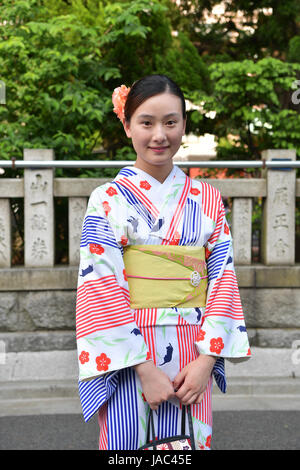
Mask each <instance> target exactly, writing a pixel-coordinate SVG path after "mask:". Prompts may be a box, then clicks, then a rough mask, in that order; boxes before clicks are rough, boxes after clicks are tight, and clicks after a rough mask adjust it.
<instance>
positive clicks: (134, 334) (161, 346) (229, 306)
mask: <svg viewBox="0 0 300 470" xmlns="http://www.w3.org/2000/svg"><path fill="white" fill-rule="evenodd" d="M163 244H164V245H166V244H167V245H170V244H173V245H190V246H200V247H202V246H204V247H205V253H206V262H207V271H208V289H207V300H206V307H199V308H141V309H136V310H133V309H131V308H130V303H129V299H130V294H129V287H128V281H127V277H126V272H125V266H124V262H123V253H124V247H125V246H128V245H163ZM166 295H167V294H166ZM76 310H77V311H76V332H77V347H78V364H79V395H80V399H81V404H82V409H83V415H84V419H85V421H88V420H89V419H90V418H91V417H92V416H93V415H94V414H95V413H96V412H98V419H99V425H100V438H99V449H102V450H130V449H138V448H139V447H140V446H142V445H144V444H145V442H146V423H147V416H148V413H149V405H148V404H147V403H146V401H145V397H144V395H143V393H142V387H141V383H140V381H139V377H138V375H137V374H136V373H135V370H134V368H133V367H132V366H134V365H136V364H139V363H142V362H145V361H147V360H152V361H154V363H155V365H156V366H157V367H159V368H161V369H162V370H163V371H164V372H165V373H166V374H167V375H168V376H169V377H170V379H171V380H172V381H173V380H174V378H175V376H176V375H177V373H178V372H179V371H180V370H181V369H182V368H184V367H185V366H186V365H187V364H188V363H189V362H191V361H193V360H194V359H196V358H197V357H198V355H199V354H207V355H212V356H216V357H217V358H218V359H217V361H216V363H215V366H214V369H213V372H212V376H211V379H210V381H209V383H208V386H207V388H206V391H205V393H204V397H203V400H202V402H201V403H200V404H195V405H192V406H191V410H192V416H193V428H194V437H195V443H196V446H197V448H198V449H209V448H210V446H211V437H212V409H211V394H212V383H213V378H214V379H215V381H216V383H217V385H218V387H219V388H220V389H221V391H222V392H224V393H225V391H226V379H225V371H224V359H225V358H228V359H230V360H241V359H247V358H249V357H250V348H249V342H248V336H247V332H246V328H245V322H244V315H243V310H242V306H241V302H240V295H239V290H238V285H237V280H236V274H235V270H234V265H233V249H232V238H231V234H230V230H229V227H228V224H227V222H226V219H225V211H224V205H223V202H222V199H221V195H220V192H219V191H218V190H216V189H215V188H213V187H212V186H211V185H210V184H208V183H206V182H201V181H199V180H194V179H191V178H189V177H188V176H186V175H185V174H184V172H183V171H182V170H180V168H178V167H176V166H174V167H173V169H172V171H171V173H170V174H169V175H168V177H167V178H166V180H165V181H164V182H163V183H160V182H159V181H157V180H156V179H155V178H153V177H152V176H150V175H149V174H147V173H145V172H144V171H142V170H140V169H138V168H135V167H130V166H128V167H125V168H123V169H122V170H121V171H120V172H119V174H118V175H117V176H116V178H115V179H114V180H113V181H112V182H111V183H107V184H104V185H103V186H100V187H98V188H97V189H95V190H94V191H93V193H92V194H91V197H90V200H89V204H88V208H87V212H86V216H85V219H84V223H83V232H82V240H81V249H80V270H79V277H78V292H77V306H76ZM153 415H154V424H155V432H156V435H157V436H156V437H157V438H158V439H161V438H164V437H170V436H173V435H176V434H180V430H181V406H180V403H179V401H178V399H177V398H174V399H172V400H170V401H168V402H164V403H162V404H161V405H160V406H159V409H158V411H157V412H154V413H153ZM186 429H187V430H188V425H186Z"/></svg>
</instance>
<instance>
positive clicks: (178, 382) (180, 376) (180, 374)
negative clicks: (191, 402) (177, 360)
mask: <svg viewBox="0 0 300 470" xmlns="http://www.w3.org/2000/svg"><path fill="white" fill-rule="evenodd" d="M184 377H185V371H184V369H182V370H181V371H180V372H178V374H177V375H176V377H175V379H174V381H173V387H174V389H175V390H176V389H177V390H178V389H179V387H180V385H181V384H182V382H183V381H184Z"/></svg>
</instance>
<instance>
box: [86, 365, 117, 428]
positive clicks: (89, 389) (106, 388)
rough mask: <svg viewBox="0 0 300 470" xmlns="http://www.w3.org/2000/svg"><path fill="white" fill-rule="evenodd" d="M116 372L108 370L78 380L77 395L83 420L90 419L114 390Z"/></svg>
mask: <svg viewBox="0 0 300 470" xmlns="http://www.w3.org/2000/svg"><path fill="white" fill-rule="evenodd" d="M118 372H119V371H113V372H108V373H107V374H104V375H101V376H100V377H97V378H96V379H92V380H87V381H81V380H79V381H78V389H79V397H80V401H81V406H82V413H83V417H84V420H85V422H87V421H89V420H90V419H91V417H92V416H93V415H94V414H95V413H96V412H97V411H98V410H99V408H101V406H102V405H103V404H104V403H105V402H106V401H107V400H109V398H110V397H111V396H112V394H113V392H114V391H115V390H116V387H117V385H118Z"/></svg>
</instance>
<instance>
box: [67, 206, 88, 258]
mask: <svg viewBox="0 0 300 470" xmlns="http://www.w3.org/2000/svg"><path fill="white" fill-rule="evenodd" d="M86 208H87V198H85V197H69V264H70V265H78V263H79V254H80V240H81V232H82V223H83V218H84V215H85V212H86Z"/></svg>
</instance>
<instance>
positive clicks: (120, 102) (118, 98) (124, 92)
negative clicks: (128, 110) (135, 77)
mask: <svg viewBox="0 0 300 470" xmlns="http://www.w3.org/2000/svg"><path fill="white" fill-rule="evenodd" d="M129 92H130V88H127V87H126V86H125V85H121V86H120V87H118V88H115V89H114V92H113V94H112V102H113V105H114V109H113V111H114V112H115V113H116V115H117V116H118V118H119V119H120V121H122V123H123V124H124V121H125V113H124V109H125V103H126V100H127V96H128V93H129Z"/></svg>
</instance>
